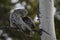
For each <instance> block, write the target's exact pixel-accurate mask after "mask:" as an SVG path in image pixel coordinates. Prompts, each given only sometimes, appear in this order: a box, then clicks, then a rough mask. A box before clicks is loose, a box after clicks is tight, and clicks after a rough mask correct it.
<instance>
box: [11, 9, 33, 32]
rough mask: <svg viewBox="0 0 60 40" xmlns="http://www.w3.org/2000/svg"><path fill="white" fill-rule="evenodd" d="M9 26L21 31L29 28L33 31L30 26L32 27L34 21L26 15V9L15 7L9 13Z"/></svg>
mask: <svg viewBox="0 0 60 40" xmlns="http://www.w3.org/2000/svg"><path fill="white" fill-rule="evenodd" d="M10 26H11V27H15V28H19V29H20V30H22V31H27V30H29V31H31V32H33V31H32V29H31V28H34V23H33V22H32V20H30V18H29V17H28V16H27V11H26V10H25V9H17V10H14V12H13V13H11V14H10Z"/></svg>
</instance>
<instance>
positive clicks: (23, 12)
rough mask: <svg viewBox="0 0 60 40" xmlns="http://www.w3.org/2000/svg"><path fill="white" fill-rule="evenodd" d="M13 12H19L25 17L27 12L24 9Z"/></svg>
mask: <svg viewBox="0 0 60 40" xmlns="http://www.w3.org/2000/svg"><path fill="white" fill-rule="evenodd" d="M14 12H15V13H17V14H20V16H21V17H26V16H27V14H28V12H27V10H26V9H17V10H15V11H14Z"/></svg>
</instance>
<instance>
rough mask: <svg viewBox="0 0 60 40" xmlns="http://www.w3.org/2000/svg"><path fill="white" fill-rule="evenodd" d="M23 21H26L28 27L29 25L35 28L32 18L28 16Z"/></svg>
mask: <svg viewBox="0 0 60 40" xmlns="http://www.w3.org/2000/svg"><path fill="white" fill-rule="evenodd" d="M23 21H24V22H25V23H26V24H27V25H29V26H30V27H31V28H35V24H34V21H33V20H32V19H31V18H30V17H28V16H26V17H24V18H23Z"/></svg>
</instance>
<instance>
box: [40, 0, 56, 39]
mask: <svg viewBox="0 0 60 40" xmlns="http://www.w3.org/2000/svg"><path fill="white" fill-rule="evenodd" d="M53 7H54V1H53V0H39V12H40V13H39V16H40V18H39V20H40V25H39V27H40V29H43V30H45V31H46V32H47V33H49V34H50V35H49V34H47V33H45V32H43V31H42V35H41V40H56V35H55V27H54V10H53Z"/></svg>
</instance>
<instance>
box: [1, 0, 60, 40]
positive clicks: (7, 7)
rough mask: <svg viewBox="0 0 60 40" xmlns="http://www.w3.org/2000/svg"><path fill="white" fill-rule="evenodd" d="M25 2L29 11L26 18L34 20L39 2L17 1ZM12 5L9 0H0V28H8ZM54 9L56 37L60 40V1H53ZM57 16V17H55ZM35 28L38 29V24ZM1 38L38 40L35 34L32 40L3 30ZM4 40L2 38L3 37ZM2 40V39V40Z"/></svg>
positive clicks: (9, 30) (32, 0)
mask: <svg viewBox="0 0 60 40" xmlns="http://www.w3.org/2000/svg"><path fill="white" fill-rule="evenodd" d="M23 1H25V2H26V3H27V5H29V8H30V9H27V10H28V16H30V17H31V18H32V19H33V20H34V19H35V17H36V15H37V14H38V13H39V2H38V0H19V2H20V3H21V2H23ZM13 5H14V4H12V3H11V0H0V26H9V25H10V23H9V15H10V11H11V9H12V8H13ZM55 8H56V14H55V29H56V36H57V40H60V16H59V15H60V0H55ZM57 15H58V16H57ZM35 24H36V28H35V29H38V22H35ZM3 34H4V35H3V36H7V35H8V37H9V38H10V40H12V39H13V40H25V39H26V40H33V39H34V40H40V38H39V34H38V33H35V35H34V38H28V37H26V34H24V33H21V32H17V31H16V30H13V29H4V30H3ZM8 37H7V40H8ZM3 38H4V37H3ZM3 38H2V39H3Z"/></svg>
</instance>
